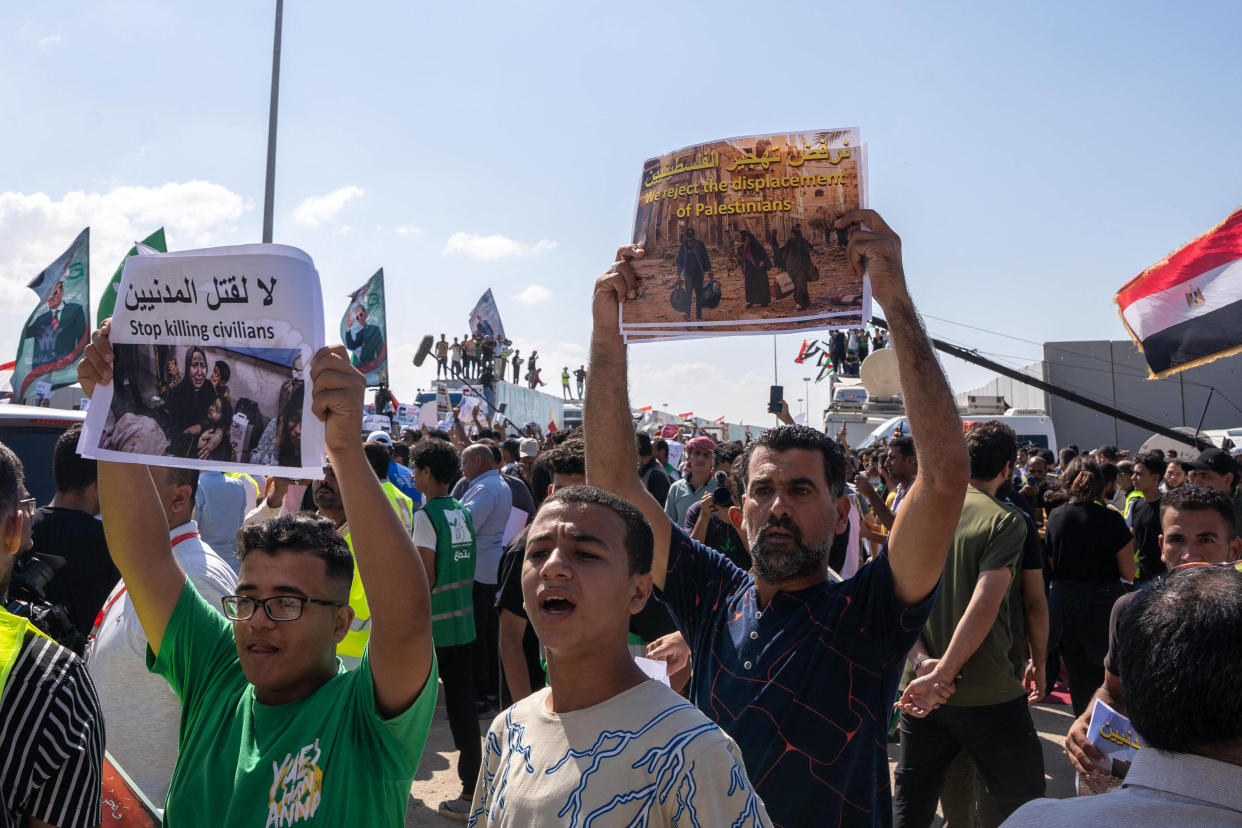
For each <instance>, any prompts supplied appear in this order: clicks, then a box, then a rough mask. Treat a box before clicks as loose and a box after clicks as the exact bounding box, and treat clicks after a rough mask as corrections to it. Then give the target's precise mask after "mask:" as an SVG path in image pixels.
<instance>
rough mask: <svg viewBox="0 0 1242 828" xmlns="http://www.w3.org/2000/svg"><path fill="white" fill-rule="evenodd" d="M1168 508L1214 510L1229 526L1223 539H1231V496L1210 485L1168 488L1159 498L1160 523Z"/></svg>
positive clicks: (1232, 534) (1190, 510) (1193, 510)
mask: <svg viewBox="0 0 1242 828" xmlns="http://www.w3.org/2000/svg"><path fill="white" fill-rule="evenodd" d="M1170 509H1176V510H1177V511H1179V512H1216V513H1217V514H1219V515H1220V516H1221V519H1222V520H1224V521H1225V525H1226V526H1228V527H1229V533H1228V534H1227V535H1226V536H1225V540H1232V539H1233V536H1234V531H1235V530H1234V522H1233V521H1234V509H1233V498H1231V497H1229V495H1227V494H1225V493H1224V492H1222V491H1219V490H1217V489H1213V488H1212V487H1211V486H1191V485H1190V484H1189V483H1187V484H1186V485H1184V486H1178V487H1177V488H1176V489H1169V491H1167V492H1165V494H1164V496H1163V497H1161V498H1160V522H1161V523H1163V522H1164V515H1165V513H1166V512H1168V511H1169V510H1170Z"/></svg>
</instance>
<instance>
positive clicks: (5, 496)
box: [0, 443, 26, 518]
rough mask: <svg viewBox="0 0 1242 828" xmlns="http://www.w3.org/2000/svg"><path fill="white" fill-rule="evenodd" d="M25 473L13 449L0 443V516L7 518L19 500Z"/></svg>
mask: <svg viewBox="0 0 1242 828" xmlns="http://www.w3.org/2000/svg"><path fill="white" fill-rule="evenodd" d="M25 478H26V473H25V469H23V468H22V461H21V460H20V459H18V457H17V455H16V454H14V453H13V449H11V448H9V447H8V446H6V445H5V444H4V443H0V518H7V517H8V516H9V514H10V513H11V512H12V511H13V510H14V509H16V508H17V501H19V500H21V492H22V483H23V482H25Z"/></svg>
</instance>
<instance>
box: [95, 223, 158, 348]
mask: <svg viewBox="0 0 1242 828" xmlns="http://www.w3.org/2000/svg"><path fill="white" fill-rule="evenodd" d="M167 252H168V242H167V241H166V240H165V239H164V228H163V227H161V228H160V229H159V230H156V231H155V232H154V233H152V234H151V235H149V236H147V237H146V238H145V239H143V240H142V241H140V242H137V243H135V244H134V246H133V247H131V248H130V249H129V252H128V253H126V254H125V259H128V258H129V257H130V256H142V255H145V254H147V253H167ZM125 259H122V260H121V263H120V264H119V265H117V266H116V273H113V274H112V280H111V281H110V282H108V284H107V286H106V287H104V292H103V296H101V297H99V310H98V311H97V312H96V313H95V327H99V326H100V325H102V324H103V321H104V320H105V319H107V318H109V317H110V316H112V313H113V311H114V310H115V309H116V292H117V290H118V289H119V288H120V287H121V271H122V270H124V269H125Z"/></svg>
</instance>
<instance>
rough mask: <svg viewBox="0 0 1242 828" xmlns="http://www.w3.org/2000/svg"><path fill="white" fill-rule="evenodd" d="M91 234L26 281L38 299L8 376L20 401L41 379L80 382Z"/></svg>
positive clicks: (86, 338) (87, 232)
mask: <svg viewBox="0 0 1242 828" xmlns="http://www.w3.org/2000/svg"><path fill="white" fill-rule="evenodd" d="M90 237H91V229H90V228H89V227H88V228H86V229H85V230H83V231H82V232H81V233H79V234H78V237H77V238H76V239H74V240H73V244H71V245H69V249H68V250H66V251H65V252H64V253H61V254H60V256H58V257H57V258H56V261H54V262H52V263H51V264H50V265H48V266H47V267H46V268H45V269H44V270H43V272H42V273H40V274H39V275H38V276H36V277H34V279H32V280H31V281H30V283H29V284H28V285H27V287H29V288H30V289H31V290H33V291H34V292H35V294H36V295H37V296H38V297H39V304H38V305H37V306H36V307H35V309H34V312H33V313H31V314H30V318H29V319H27V320H26V325H25V327H23V328H22V335H21V337H20V339H19V340H18V344H17V357H16V358H15V364H14V366H13V377H12V379H11V380H10V382H11V383H12V387H13V397H14V401H16V402H24V401H25V400H26V399H28V398H29V397H31V396H33V395H34V394H35V386H36V385H37V384H38V383H41V382H46V383H48V384H49V385H50V387H51V388H62V387H64V386H66V385H72V384H73V383H75V382H77V381H78V368H77V366H78V359H79V358H81V356H82V351H83V350H85V348H86V343H87V342H88V341H89V339H90V334H91V332H90V326H89V325H88V324H87V314H88V313H89V312H90V301H91V278H90ZM45 387H46V386H45Z"/></svg>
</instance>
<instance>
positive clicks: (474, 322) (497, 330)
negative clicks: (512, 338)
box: [470, 288, 505, 339]
mask: <svg viewBox="0 0 1242 828" xmlns="http://www.w3.org/2000/svg"><path fill="white" fill-rule="evenodd" d="M470 333H472V334H474V335H476V336H490V337H493V338H494V339H504V338H505V326H504V323H502V322H501V321H500V309H499V308H497V307H496V300H495V299H494V298H493V297H492V289H491V288H488V289H487V292H486V293H484V294H483V295H482V296H480V297H479V301H478V302H475V304H474V310H472V311H470Z"/></svg>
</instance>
